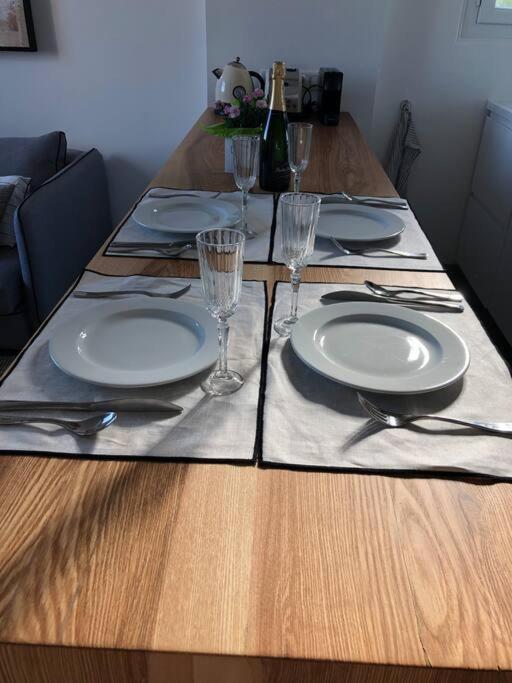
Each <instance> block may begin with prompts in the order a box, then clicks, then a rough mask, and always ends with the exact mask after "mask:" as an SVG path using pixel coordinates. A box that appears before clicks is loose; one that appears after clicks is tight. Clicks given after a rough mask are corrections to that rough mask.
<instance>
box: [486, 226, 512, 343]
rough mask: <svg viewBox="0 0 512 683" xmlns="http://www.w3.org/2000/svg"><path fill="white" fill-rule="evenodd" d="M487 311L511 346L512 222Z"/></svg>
mask: <svg viewBox="0 0 512 683" xmlns="http://www.w3.org/2000/svg"><path fill="white" fill-rule="evenodd" d="M489 310H490V311H491V313H492V314H493V316H494V319H495V320H496V323H497V324H498V326H499V327H500V329H501V331H502V332H503V334H504V335H505V337H506V338H507V341H508V343H509V344H512V221H511V224H510V226H509V229H508V232H507V240H506V244H505V248H504V250H503V254H502V256H501V262H500V267H499V269H498V273H497V278H496V286H495V291H494V295H493V302H492V309H491V308H489Z"/></svg>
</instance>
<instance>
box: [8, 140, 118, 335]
mask: <svg viewBox="0 0 512 683" xmlns="http://www.w3.org/2000/svg"><path fill="white" fill-rule="evenodd" d="M14 227H15V233H16V242H17V246H18V250H19V254H20V263H21V270H22V275H23V282H24V286H25V291H26V297H27V303H28V306H29V310H30V313H31V317H32V319H33V322H34V324H36V325H38V324H39V323H41V322H42V321H43V320H44V319H45V317H46V316H47V315H48V314H49V313H50V311H51V310H52V309H53V307H54V306H55V304H56V303H57V302H58V301H59V299H60V298H61V297H62V295H63V294H64V293H65V292H66V290H67V289H68V288H69V286H70V285H71V284H72V283H73V281H74V280H75V279H76V278H77V277H78V276H79V275H80V273H81V272H82V271H83V269H84V268H85V266H86V265H87V263H88V262H89V261H90V260H91V258H92V257H93V256H94V254H95V253H96V251H97V250H98V248H99V247H100V246H101V244H102V243H103V242H104V240H105V239H106V238H107V236H108V235H109V233H110V232H111V231H112V220H111V216H110V204H109V198H108V187H107V178H106V172H105V164H104V162H103V158H102V156H101V154H100V153H99V152H98V150H96V149H91V150H90V151H89V152H85V153H84V154H82V155H81V156H79V157H78V158H76V159H75V160H74V161H73V162H72V163H71V164H69V165H68V166H66V167H65V168H63V169H62V170H61V171H60V172H59V173H56V174H55V175H54V176H53V177H52V178H50V179H49V180H47V181H46V182H45V183H43V185H41V186H40V187H39V188H38V189H37V190H35V192H33V193H32V194H31V195H29V196H28V197H27V198H26V199H25V200H24V201H23V202H22V204H21V205H20V206H19V207H18V210H17V212H16V214H15V220H14Z"/></svg>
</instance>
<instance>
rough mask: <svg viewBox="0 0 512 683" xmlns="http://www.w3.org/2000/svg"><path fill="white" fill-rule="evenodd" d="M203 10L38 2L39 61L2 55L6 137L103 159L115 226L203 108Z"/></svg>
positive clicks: (92, 0) (159, 1)
mask: <svg viewBox="0 0 512 683" xmlns="http://www.w3.org/2000/svg"><path fill="white" fill-rule="evenodd" d="M204 2H205V0H187V1H186V2H183V0H108V1H106V2H105V0H65V1H62V0H32V9H33V13H34V22H35V29H36V34H37V40H38V44H39V47H40V51H39V52H36V53H9V52H3V53H0V93H2V95H1V103H0V135H1V136H15V135H21V136H25V135H39V134H41V133H44V132H47V131H49V130H55V129H62V130H64V131H65V132H66V134H67V137H68V145H69V146H70V147H74V148H78V149H87V148H90V147H92V146H95V147H98V149H99V150H100V151H101V152H102V154H103V155H104V157H105V159H106V161H107V166H108V172H109V181H110V185H111V195H112V209H113V217H114V219H115V220H117V219H118V218H119V217H120V215H121V214H122V212H123V211H124V210H125V209H127V208H128V205H129V204H130V202H132V201H133V200H134V199H135V196H136V195H137V193H138V192H140V190H141V189H142V188H143V187H144V185H145V184H146V183H147V182H148V180H149V179H150V178H151V177H152V176H153V175H154V174H155V173H156V171H157V169H158V167H159V166H160V165H161V164H162V163H163V162H164V161H165V159H166V158H167V157H168V155H169V153H170V152H171V151H172V149H173V148H174V147H175V146H176V145H177V143H179V141H180V140H181V138H182V137H183V135H184V134H185V132H186V131H187V130H188V128H189V127H190V126H191V124H192V123H193V121H194V120H195V119H196V118H197V116H198V115H199V114H200V113H201V112H202V110H203V109H204V107H205V105H206V25H205V6H204Z"/></svg>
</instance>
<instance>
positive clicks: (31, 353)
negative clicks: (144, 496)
mask: <svg viewBox="0 0 512 683" xmlns="http://www.w3.org/2000/svg"><path fill="white" fill-rule="evenodd" d="M109 281H110V282H111V283H115V287H112V288H113V289H114V288H116V289H117V288H123V287H124V288H127V284H128V285H129V286H130V288H132V287H135V288H137V287H138V286H140V287H141V288H142V286H145V287H146V288H147V285H148V283H149V282H150V281H155V283H156V286H158V287H162V286H164V287H165V288H166V289H170V288H171V287H177V286H179V285H180V284H181V283H183V282H191V283H192V291H191V293H188V294H187V295H186V296H185V297H183V300H184V301H185V300H188V301H191V302H194V303H198V304H199V305H203V304H202V297H201V294H200V280H199V279H196V278H192V279H191V278H162V277H147V276H119V275H114V276H110V275H107V276H106V275H103V274H100V273H96V272H95V271H91V270H87V271H85V273H84V274H83V275H82V276H81V278H80V281H79V283H78V286H82V285H86V286H87V287H88V288H91V289H93V288H94V286H95V283H96V286H97V288H98V287H99V288H100V289H108V288H109V287H108V286H106V285H107V284H108V283H109ZM111 286H112V285H111ZM194 292H195V293H194ZM70 296H71V295H70ZM70 296H68V297H66V298H65V299H64V300H63V301H62V302H61V304H60V305H59V306H58V308H57V309H56V310H55V311H54V312H53V313H52V315H51V316H50V317H49V318H48V320H47V321H46V322H45V323H44V324H43V326H42V327H41V328H40V330H39V331H38V333H37V334H36V336H35V337H34V338H33V339H32V341H31V343H30V345H29V346H28V347H27V348H26V349H25V350H24V351H23V352H22V353H21V354H20V355H19V356H18V358H17V360H16V362H15V364H14V365H13V366H12V368H11V369H10V371H9V373H8V374H7V375H6V377H5V378H4V379H3V380H2V382H1V384H0V399H2V400H3V399H22V398H23V399H41V400H43V399H44V400H64V399H65V400H74V401H81V400H87V401H89V400H102V399H107V398H114V397H117V396H139V397H141V396H151V397H161V398H167V399H169V400H171V401H173V402H176V403H179V404H180V405H183V406H184V408H185V410H184V412H183V414H182V415H180V416H178V417H174V418H171V419H167V420H165V424H164V426H163V427H161V424H162V423H161V421H157V422H156V423H153V422H152V421H148V419H147V416H143V415H142V416H139V415H134V414H132V415H129V414H124V415H123V414H121V415H120V416H119V418H118V421H117V422H116V423H115V424H114V425H112V426H111V427H109V428H108V429H107V430H105V431H104V432H101V433H100V434H99V435H97V437H96V438H95V439H92V440H91V439H89V438H85V439H83V438H82V439H79V438H77V437H74V436H72V435H67V434H66V433H63V434H61V433H60V432H55V433H53V434H52V436H48V435H47V434H48V433H47V432H46V431H45V430H44V429H43V430H41V429H39V428H38V427H35V428H32V427H24V428H18V427H3V428H2V429H1V431H0V453H4V454H29V453H30V454H37V455H47V456H50V457H53V456H62V457H85V458H101V459H106V458H111V459H129V460H134V459H144V460H148V459H149V460H159V461H161V460H172V461H176V462H228V463H236V464H251V463H253V462H254V461H255V458H256V455H257V452H258V451H259V443H260V433H259V425H260V422H261V417H260V415H261V403H262V399H263V394H262V386H261V383H262V376H261V372H260V370H261V358H262V352H263V346H264V341H265V325H266V308H267V295H266V288H265V283H264V282H261V281H245V282H244V285H243V292H242V298H241V303H240V307H239V311H238V312H237V313H236V314H235V316H234V317H233V318H232V321H231V322H232V332H231V351H232V354H230V355H231V358H232V360H231V364H232V365H233V366H234V367H235V368H236V369H238V370H239V371H241V372H242V374H244V376H245V377H246V384H245V385H244V387H243V388H242V389H241V390H240V391H239V392H237V394H236V395H233V396H232V397H227V398H226V397H223V398H219V399H217V398H210V397H206V395H205V394H204V393H203V392H202V390H201V389H200V388H198V387H199V384H200V381H201V379H202V376H203V375H207V374H208V372H209V371H206V372H205V373H202V374H201V375H198V376H196V377H194V378H190V379H189V380H183V381H182V382H177V383H175V384H169V385H165V386H164V387H155V388H149V389H138V390H137V389H136V390H116V389H112V390H111V389H104V388H102V387H96V386H94V385H91V384H88V383H85V382H81V381H79V380H76V379H74V378H71V377H68V376H66V375H64V374H63V373H62V372H61V371H60V370H58V369H57V368H56V367H55V366H54V365H53V363H52V362H51V360H50V358H49V354H48V343H47V342H48V338H49V337H50V336H51V335H52V334H53V332H54V331H55V330H56V329H57V326H58V325H59V324H60V322H61V321H63V320H65V319H66V317H67V315H66V310H68V313H69V314H71V308H73V309H74V311H73V315H75V311H77V314H78V313H79V309H77V304H78V305H81V306H82V309H83V310H85V307H87V306H91V305H99V304H100V303H101V302H100V301H98V300H90V299H71V298H70ZM84 303H85V307H84V306H83V304H84ZM255 332H256V333H255ZM34 377H37V380H34ZM62 388H64V392H63V391H62ZM73 415H74V416H75V417H76V413H73V414H70V413H68V414H67V416H69V417H72V416H73ZM158 417H160V416H158ZM155 424H156V425H157V426H156V427H155ZM195 425H199V426H198V427H197V429H198V430H199V431H200V432H201V436H200V437H199V436H198V437H197V438H194V436H193V435H194V429H196V427H195ZM223 430H224V431H223ZM158 431H160V433H159V435H158V436H159V437H161V438H159V439H158V440H157V441H155V435H156V434H157V432H158ZM142 433H144V439H143V440H144V445H147V447H146V448H144V449H141V447H140V443H141V437H140V435H141V434H142ZM191 435H192V436H191ZM116 441H117V442H118V443H119V445H114V446H113V445H112V442H116ZM191 453H192V454H193V455H191Z"/></svg>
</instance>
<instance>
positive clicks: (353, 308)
mask: <svg viewBox="0 0 512 683" xmlns="http://www.w3.org/2000/svg"><path fill="white" fill-rule="evenodd" d="M384 305H385V308H383V306H384ZM340 308H342V309H345V311H346V315H350V314H353V313H356V314H357V313H361V314H363V313H372V312H373V313H375V314H378V315H380V316H382V315H383V314H384V315H386V313H387V314H388V315H389V314H390V313H391V314H393V313H394V314H395V315H397V314H398V315H399V316H400V317H402V319H404V318H405V319H406V320H407V318H409V321H410V322H413V323H416V324H418V321H422V320H425V319H427V320H428V321H430V322H431V323H433V324H434V326H439V327H440V328H442V329H443V331H444V332H445V333H446V334H448V335H449V336H451V337H452V338H453V339H455V340H456V342H457V343H458V344H459V345H460V348H461V349H462V351H463V353H464V361H463V363H462V366H461V368H460V369H459V370H458V371H457V373H456V374H454V375H453V376H452V377H450V378H449V379H446V381H443V382H442V383H436V384H435V385H434V386H432V385H430V386H428V387H424V388H421V389H410V388H408V389H388V388H386V389H382V388H380V389H379V388H375V387H368V386H362V385H361V384H355V383H353V382H347V381H345V380H342V379H339V377H334V376H333V375H331V374H329V373H327V372H324V371H322V370H321V369H319V368H318V367H315V365H314V364H313V363H311V362H310V360H308V359H306V358H305V357H304V355H303V352H301V349H300V348H297V346H299V347H300V343H298V341H297V337H298V335H299V334H300V332H301V327H303V325H304V323H302V325H301V321H303V320H304V319H305V318H306V319H307V318H308V317H309V316H311V317H313V315H318V313H319V312H325V313H328V312H329V311H331V314H332V316H333V317H334V316H335V313H336V311H338V314H339V311H340ZM390 317H391V316H390ZM411 318H412V320H411ZM328 320H329V318H327V319H326V320H324V321H322V324H325V323H326V322H328ZM424 329H426V328H424ZM297 330H298V332H297ZM427 332H429V334H433V333H432V330H428V329H427ZM436 338H437V337H436ZM290 342H291V346H292V348H293V351H294V352H295V354H296V355H297V356H298V358H300V360H301V361H302V362H303V363H304V364H305V365H307V366H308V367H309V368H311V369H312V370H313V371H314V372H317V373H318V374H319V375H321V376H323V377H327V378H328V379H330V380H332V381H334V382H338V383H339V384H341V385H343V386H347V387H349V388H352V389H356V390H358V391H367V392H369V393H375V394H388V395H390V396H391V395H400V396H406V395H411V396H412V395H419V394H427V393H430V392H433V391H439V390H441V389H445V388H446V387H448V386H450V385H452V384H454V383H455V382H457V381H458V380H459V379H460V378H461V377H463V376H464V375H465V374H466V372H467V370H468V368H469V365H470V362H471V354H470V351H469V348H468V345H467V344H466V342H465V341H464V339H463V338H462V337H461V336H460V334H458V333H457V332H455V330H453V329H452V328H451V327H450V326H449V325H447V324H446V323H445V322H442V321H440V320H438V319H437V318H434V317H432V316H430V315H427V314H425V313H423V312H421V311H415V310H412V309H410V308H406V307H404V306H399V305H396V304H381V303H375V302H371V301H357V302H356V301H345V302H341V303H337V304H329V305H328V306H324V307H318V308H315V309H313V310H311V311H309V312H308V313H306V314H305V315H303V316H302V317H301V318H299V320H298V321H297V323H296V324H295V325H294V329H293V331H292V335H291V339H290ZM302 351H303V350H302ZM452 374H453V373H452Z"/></svg>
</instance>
